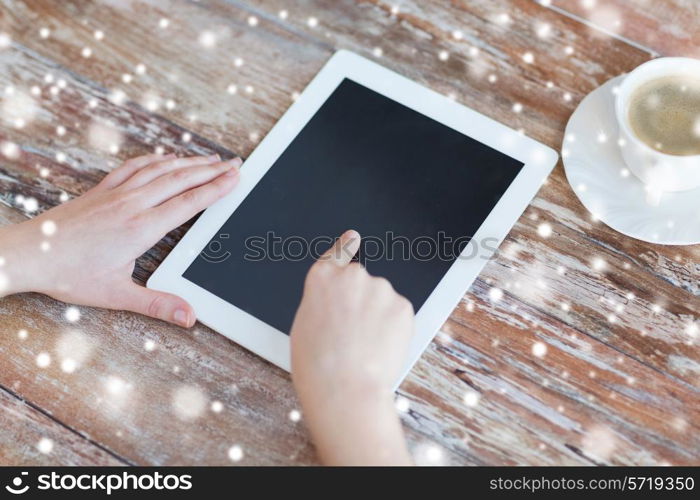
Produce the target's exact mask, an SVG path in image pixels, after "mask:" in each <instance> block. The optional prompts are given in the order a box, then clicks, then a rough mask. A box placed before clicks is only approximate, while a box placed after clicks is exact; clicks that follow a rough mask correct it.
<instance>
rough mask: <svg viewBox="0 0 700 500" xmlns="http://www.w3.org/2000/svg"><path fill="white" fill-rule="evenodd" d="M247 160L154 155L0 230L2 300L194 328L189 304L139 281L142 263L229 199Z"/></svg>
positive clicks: (132, 162)
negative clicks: (100, 310) (127, 314)
mask: <svg viewBox="0 0 700 500" xmlns="http://www.w3.org/2000/svg"><path fill="white" fill-rule="evenodd" d="M240 165H241V160H240V158H235V159H233V160H230V161H227V162H222V161H221V160H220V159H219V157H218V156H210V157H201V156H200V157H189V158H178V157H176V156H175V155H167V156H163V155H147V156H141V157H138V158H133V159H131V160H128V161H127V162H126V163H124V164H123V165H122V166H121V167H119V168H117V169H115V170H114V171H112V172H111V173H110V174H109V175H107V176H106V177H105V178H104V179H103V180H102V182H100V183H99V184H98V185H97V186H95V187H94V188H93V189H91V190H89V191H88V192H86V193H85V194H84V195H82V196H80V197H78V198H76V199H74V200H72V201H69V202H67V203H64V204H63V205H60V206H57V207H56V208H53V209H51V210H48V211H47V212H45V213H43V214H41V215H40V216H38V217H36V218H34V219H32V220H29V221H27V222H23V223H21V224H17V225H14V226H8V227H4V228H1V229H0V264H2V267H0V296H3V295H9V294H12V293H19V292H29V291H32V292H40V293H44V294H46V295H50V296H51V297H54V298H56V299H59V300H62V301H64V302H69V303H73V304H80V305H87V306H96V307H104V308H109V309H124V310H129V311H134V312H137V313H141V314H145V315H147V316H152V317H154V318H159V319H162V320H165V321H169V322H171V323H175V324H177V325H180V326H184V327H190V326H192V325H193V324H194V322H195V320H196V318H195V314H194V310H193V309H192V307H191V306H190V305H189V304H188V303H187V302H186V301H184V300H183V299H181V298H179V297H177V296H175V295H172V294H169V293H164V292H158V291H155V290H149V289H146V288H144V287H142V286H139V285H138V284H136V283H134V281H133V280H132V277H131V276H132V273H133V270H134V266H135V261H136V259H137V258H138V257H139V256H140V255H141V254H143V253H144V252H146V251H147V250H148V249H149V248H151V247H152V246H153V245H154V244H155V243H157V242H158V241H159V240H160V239H161V238H163V237H164V236H165V235H166V234H167V233H168V232H169V231H171V230H172V229H174V228H176V227H178V226H180V225H181V224H183V223H185V222H187V221H188V220H189V219H190V218H192V217H193V216H194V215H196V214H197V213H199V212H201V211H202V210H204V209H205V208H207V207H208V206H209V205H211V204H213V203H214V202H215V201H217V200H218V199H220V198H222V197H223V196H224V195H226V194H227V193H229V192H230V191H231V190H232V189H233V188H234V186H235V185H236V184H237V183H238V179H239V172H238V167H240Z"/></svg>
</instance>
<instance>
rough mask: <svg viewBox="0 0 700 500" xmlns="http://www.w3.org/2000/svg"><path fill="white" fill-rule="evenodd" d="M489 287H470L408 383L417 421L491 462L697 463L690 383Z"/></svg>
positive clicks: (697, 418)
mask: <svg viewBox="0 0 700 500" xmlns="http://www.w3.org/2000/svg"><path fill="white" fill-rule="evenodd" d="M489 291H490V287H489V286H488V285H485V284H484V283H481V282H480V283H477V284H476V285H475V286H474V287H473V289H472V292H471V293H470V294H469V295H468V297H467V299H466V300H465V301H463V303H462V304H461V305H460V307H459V308H458V309H457V310H456V311H455V313H454V314H453V315H452V317H451V319H450V321H448V323H447V324H446V325H445V326H444V327H443V331H442V333H441V334H440V336H439V337H438V341H437V342H435V343H433V344H432V346H431V348H430V349H429V350H428V351H427V352H426V354H425V355H424V356H423V357H422V359H421V361H420V362H419V364H418V365H417V367H416V368H415V369H414V370H413V371H412V373H411V376H410V377H409V379H408V381H407V382H406V383H405V384H404V385H403V387H402V389H403V390H404V391H405V396H406V397H407V398H409V400H410V403H411V408H414V405H415V410H416V411H415V413H413V412H411V413H410V415H409V418H412V419H415V423H416V425H420V426H422V427H425V428H428V429H431V431H432V432H434V433H436V434H438V433H439V434H440V435H441V436H442V438H443V444H444V445H445V446H452V447H454V448H456V449H465V450H468V451H469V452H471V453H473V454H474V455H475V456H477V457H479V459H480V460H482V461H483V463H486V464H493V463H498V464H505V465H524V464H539V465H562V464H565V465H586V464H591V463H598V464H614V465H622V464H635V465H655V464H663V463H671V464H688V465H690V464H694V463H697V460H698V457H699V455H698V450H699V449H700V440H698V439H697V437H696V436H695V433H694V432H693V431H692V430H691V429H694V428H697V426H698V424H699V423H700V407H699V406H698V404H697V401H698V390H697V388H693V389H689V388H688V387H687V386H686V385H685V384H683V383H681V382H678V381H675V380H672V379H669V378H668V377H662V376H659V374H658V373H657V372H656V371H654V370H653V369H651V368H648V367H645V366H644V365H642V364H641V363H637V362H635V361H634V360H631V359H629V358H628V357H626V356H624V355H621V354H620V353H619V352H618V351H616V350H614V349H610V348H609V347H608V346H606V345H604V344H602V343H600V342H597V341H595V340H594V339H591V338H590V337H589V336H587V335H585V334H582V333H581V332H579V331H576V330H574V329H572V328H569V327H566V326H563V325H562V324H561V323H560V322H558V321H556V320H554V319H552V320H549V321H542V320H541V318H540V317H539V316H538V314H537V311H536V310H535V309H533V308H531V307H528V306H523V305H522V304H521V303H519V302H517V301H515V300H511V298H510V297H508V296H506V297H505V298H504V299H503V300H501V301H499V302H497V303H493V301H492V300H491V299H490V297H489ZM535 346H538V347H535ZM542 346H544V347H545V348H546V349H543V347H542ZM542 350H544V354H541V353H542ZM535 353H538V354H541V356H538V355H537V354H535ZM436 371H439V372H441V373H442V376H441V377H436V376H435V372H436ZM608 445H609V446H610V448H607V447H606V446H608Z"/></svg>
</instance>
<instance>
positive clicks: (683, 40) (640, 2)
mask: <svg viewBox="0 0 700 500" xmlns="http://www.w3.org/2000/svg"><path fill="white" fill-rule="evenodd" d="M551 5H552V6H553V7H554V8H556V9H561V10H562V11H564V12H568V13H570V14H573V15H575V16H578V17H580V18H582V19H585V20H586V21H587V22H588V23H590V24H591V25H592V26H594V27H595V28H597V29H594V34H596V35H597V36H603V37H605V36H606V34H605V33H606V32H607V33H613V34H615V35H619V36H622V37H625V38H626V39H628V40H630V41H633V42H635V43H638V44H640V45H642V46H644V47H647V48H648V49H649V50H652V51H654V52H655V53H657V54H659V55H662V56H685V57H695V58H697V57H700V25H698V19H700V4H698V2H696V1H695V0H666V1H663V2H659V1H655V0H597V1H595V2H589V3H585V2H581V1H579V0H553V1H552V2H551ZM589 5H591V6H590V7H589Z"/></svg>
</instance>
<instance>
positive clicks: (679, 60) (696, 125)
mask: <svg viewBox="0 0 700 500" xmlns="http://www.w3.org/2000/svg"><path fill="white" fill-rule="evenodd" d="M615 115H616V117H617V122H618V126H619V133H620V137H619V145H620V152H621V154H622V157H623V159H624V161H625V163H626V164H627V167H628V168H629V170H630V171H631V172H633V173H634V174H635V175H636V176H637V177H638V178H639V179H641V181H642V182H643V183H644V184H645V186H646V190H647V200H648V201H649V203H652V204H658V203H659V201H660V199H661V194H662V193H664V192H672V191H685V190H689V189H694V188H697V187H699V186H700V60H698V59H692V58H687V57H663V58H659V59H654V60H652V61H649V62H646V63H644V64H642V65H641V66H639V67H637V68H636V69H634V70H633V71H631V72H630V73H628V74H627V75H626V76H625V78H624V80H623V81H622V83H621V84H620V85H619V87H617V88H616V95H615Z"/></svg>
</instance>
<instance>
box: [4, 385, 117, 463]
mask: <svg viewBox="0 0 700 500" xmlns="http://www.w3.org/2000/svg"><path fill="white" fill-rule="evenodd" d="M0 422H2V432H1V433H0V465H5V466H7V465H13V466H40V465H44V466H47V465H103V466H107V465H111V466H116V465H125V464H124V462H122V461H120V460H118V459H116V458H115V457H113V456H112V455H111V454H109V453H107V452H106V451H104V450H102V449H100V448H99V447H97V446H95V445H94V444H91V443H90V442H89V441H88V440H87V439H85V438H83V437H81V436H79V435H77V434H75V433H74V432H72V431H70V430H68V429H66V428H65V427H63V426H62V425H60V424H59V423H57V422H55V421H53V420H52V419H50V418H49V417H47V416H46V415H43V414H42V413H41V412H39V411H37V410H36V409H34V408H32V407H30V406H28V405H27V404H26V403H25V402H24V401H22V400H20V399H18V398H16V397H14V396H13V395H11V394H10V393H8V392H7V391H5V390H0Z"/></svg>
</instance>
